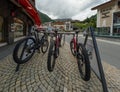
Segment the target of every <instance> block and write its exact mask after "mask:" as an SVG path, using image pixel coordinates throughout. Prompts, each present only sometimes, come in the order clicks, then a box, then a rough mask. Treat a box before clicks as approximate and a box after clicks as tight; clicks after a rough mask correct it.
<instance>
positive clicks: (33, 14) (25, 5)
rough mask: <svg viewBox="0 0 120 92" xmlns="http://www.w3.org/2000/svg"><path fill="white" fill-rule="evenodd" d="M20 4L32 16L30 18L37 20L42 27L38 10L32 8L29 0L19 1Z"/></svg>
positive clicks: (37, 23)
mask: <svg viewBox="0 0 120 92" xmlns="http://www.w3.org/2000/svg"><path fill="white" fill-rule="evenodd" d="M18 3H19V4H20V5H22V7H23V8H24V9H25V10H26V11H27V12H28V13H29V14H30V16H31V17H32V18H33V19H34V20H35V24H36V25H37V26H40V25H41V20H40V17H39V15H38V12H37V10H36V9H35V8H34V7H33V6H32V4H31V3H30V1H29V0H18Z"/></svg>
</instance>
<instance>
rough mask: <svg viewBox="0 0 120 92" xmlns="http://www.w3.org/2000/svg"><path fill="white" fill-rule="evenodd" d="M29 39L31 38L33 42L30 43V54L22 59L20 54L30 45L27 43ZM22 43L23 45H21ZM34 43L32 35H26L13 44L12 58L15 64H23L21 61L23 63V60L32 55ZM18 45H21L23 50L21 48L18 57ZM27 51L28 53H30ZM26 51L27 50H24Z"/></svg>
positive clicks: (25, 60)
mask: <svg viewBox="0 0 120 92" xmlns="http://www.w3.org/2000/svg"><path fill="white" fill-rule="evenodd" d="M29 40H31V41H33V43H32V44H31V45H33V46H32V47H31V48H32V49H31V50H30V52H31V51H32V52H31V54H30V55H29V56H28V57H26V58H25V59H22V56H23V55H22V56H21V54H24V53H25V50H26V49H25V48H28V46H30V45H27V42H28V41H29ZM24 42H25V44H26V47H25V44H23V43H24ZM22 44H23V45H22ZM34 45H35V40H34V39H33V38H32V37H27V38H24V39H22V40H20V41H19V42H18V43H17V44H16V46H15V48H14V50H13V59H14V61H15V62H16V63H17V64H23V63H25V62H27V61H28V60H29V59H30V58H31V57H32V56H33V54H34V52H35V49H34ZM20 46H23V49H24V50H22V53H21V54H20V57H19V56H18V54H19V50H21V48H20ZM30 52H29V53H30ZM26 53H27V52H26Z"/></svg>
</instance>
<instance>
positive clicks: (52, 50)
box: [47, 41, 56, 72]
mask: <svg viewBox="0 0 120 92" xmlns="http://www.w3.org/2000/svg"><path fill="white" fill-rule="evenodd" d="M55 56H56V55H55V44H54V41H51V44H50V47H49V52H48V60H47V68H48V71H49V72H52V71H53V69H54V67H55V60H56V57H55Z"/></svg>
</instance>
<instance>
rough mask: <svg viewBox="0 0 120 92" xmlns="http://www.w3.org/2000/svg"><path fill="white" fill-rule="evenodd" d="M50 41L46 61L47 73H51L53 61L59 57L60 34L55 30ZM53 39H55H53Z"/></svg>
mask: <svg viewBox="0 0 120 92" xmlns="http://www.w3.org/2000/svg"><path fill="white" fill-rule="evenodd" d="M51 34H53V35H52V36H51V39H50V47H49V51H48V59H47V68H48V71H49V72H52V71H53V69H54V67H55V61H56V59H57V58H58V56H59V47H60V40H61V37H60V33H58V30H55V31H54V33H51ZM53 37H55V39H53Z"/></svg>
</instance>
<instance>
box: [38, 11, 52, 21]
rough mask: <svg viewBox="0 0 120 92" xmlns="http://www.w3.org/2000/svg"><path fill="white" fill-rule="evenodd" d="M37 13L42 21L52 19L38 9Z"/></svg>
mask: <svg viewBox="0 0 120 92" xmlns="http://www.w3.org/2000/svg"><path fill="white" fill-rule="evenodd" d="M38 13H39V16H40V19H41V22H42V23H45V22H50V21H52V19H51V18H50V17H49V16H48V15H46V14H44V13H42V12H40V11H38Z"/></svg>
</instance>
